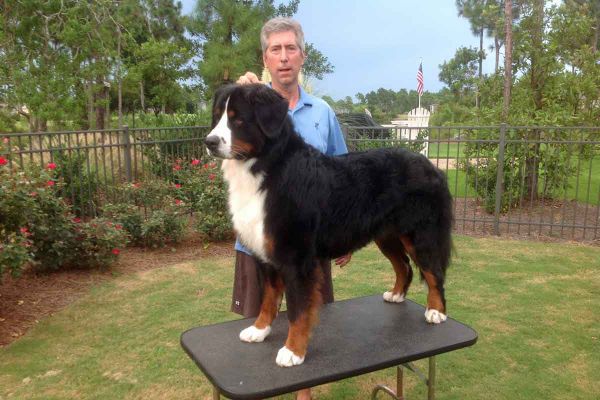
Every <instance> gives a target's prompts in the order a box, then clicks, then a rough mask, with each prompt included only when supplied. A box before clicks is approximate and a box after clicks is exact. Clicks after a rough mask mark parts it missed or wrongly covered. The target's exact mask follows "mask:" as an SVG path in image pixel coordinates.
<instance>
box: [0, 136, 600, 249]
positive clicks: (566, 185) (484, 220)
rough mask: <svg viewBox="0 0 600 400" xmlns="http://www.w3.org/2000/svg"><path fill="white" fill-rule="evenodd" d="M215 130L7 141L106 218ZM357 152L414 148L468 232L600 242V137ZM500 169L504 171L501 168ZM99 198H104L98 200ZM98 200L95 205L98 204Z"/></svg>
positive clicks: (17, 157) (413, 139)
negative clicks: (124, 197)
mask: <svg viewBox="0 0 600 400" xmlns="http://www.w3.org/2000/svg"><path fill="white" fill-rule="evenodd" d="M208 130H209V128H208V127H206V126H192V127H177V128H148V129H144V128H138V129H128V128H124V129H121V130H104V131H68V132H67V131H65V132H44V133H11V134H0V138H1V140H2V142H1V143H0V146H2V147H0V148H1V149H2V150H1V151H0V156H3V157H4V158H5V159H7V160H9V162H10V163H16V164H18V165H20V166H21V167H22V166H24V165H25V164H30V163H35V164H39V165H42V166H44V165H46V164H47V163H48V162H54V161H60V162H61V163H62V165H67V166H71V168H70V170H69V171H65V172H63V174H65V173H66V174H70V175H67V176H66V178H67V179H70V180H72V181H77V182H78V184H77V185H71V187H70V188H71V192H70V193H67V196H68V197H70V198H71V201H72V202H73V203H76V202H77V201H79V202H84V201H86V200H87V201H88V202H87V203H86V204H83V203H82V204H80V206H81V207H85V208H87V213H88V215H89V214H94V213H97V212H98V208H99V203H102V202H104V201H111V200H114V199H115V198H118V193H115V191H116V190H117V189H115V188H116V187H117V186H118V185H119V184H122V183H124V182H136V181H140V180H152V179H160V180H169V179H171V178H172V175H173V170H172V166H173V164H174V163H177V162H178V160H183V161H189V160H191V159H194V158H197V159H201V158H203V157H204V156H205V155H206V154H205V149H204V147H203V144H202V141H203V138H204V137H205V135H206V134H207V133H208ZM343 130H344V133H345V135H346V140H347V143H348V148H349V149H350V150H351V151H352V150H364V149H369V148H374V147H382V146H398V147H406V148H409V149H410V150H412V151H415V152H421V153H423V154H425V155H426V156H427V157H428V158H429V159H430V160H431V161H432V162H433V163H434V164H435V165H436V166H438V168H440V169H442V170H443V171H444V172H445V173H446V175H447V176H448V184H449V186H450V189H451V191H452V193H453V195H454V199H455V203H454V212H455V220H456V223H455V230H456V232H458V233H469V234H488V233H493V234H497V235H507V236H511V235H519V236H520V235H527V236H543V237H546V238H560V239H569V240H579V241H585V242H591V243H596V244H598V243H600V207H599V206H600V128H599V127H538V126H529V127H528V126H507V125H499V126H455V127H427V128H422V127H373V126H369V127H360V126H343ZM499 166H500V167H499ZM93 191H97V192H99V193H101V195H99V196H98V195H93V194H94V193H92V192H93ZM92 199H94V200H92Z"/></svg>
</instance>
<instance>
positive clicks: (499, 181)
mask: <svg viewBox="0 0 600 400" xmlns="http://www.w3.org/2000/svg"><path fill="white" fill-rule="evenodd" d="M505 146H506V124H505V123H501V124H500V141H499V143H498V168H497V170H496V206H495V208H494V235H496V236H500V211H501V208H502V195H503V194H504V193H503V192H504V184H503V183H504V182H503V180H504V148H505Z"/></svg>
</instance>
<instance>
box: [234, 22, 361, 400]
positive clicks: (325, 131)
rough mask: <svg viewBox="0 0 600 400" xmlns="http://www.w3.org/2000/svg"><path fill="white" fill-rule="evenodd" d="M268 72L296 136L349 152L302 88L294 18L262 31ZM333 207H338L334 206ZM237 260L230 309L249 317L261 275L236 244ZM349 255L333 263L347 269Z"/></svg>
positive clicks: (328, 150)
mask: <svg viewBox="0 0 600 400" xmlns="http://www.w3.org/2000/svg"><path fill="white" fill-rule="evenodd" d="M260 42H261V46H262V52H263V62H264V65H265V68H267V70H268V71H269V73H270V75H271V87H272V88H273V89H274V90H275V91H277V92H278V93H279V94H280V95H282V96H283V97H284V98H285V99H286V100H287V101H288V102H289V111H288V115H289V116H290V117H291V119H292V121H293V123H294V127H295V129H296V132H298V133H299V134H300V136H302V138H303V139H304V140H305V141H306V142H307V143H309V144H310V145H312V146H314V147H315V148H317V149H318V150H320V151H321V152H323V153H325V154H329V155H339V154H345V153H347V152H348V150H347V148H346V143H345V142H344V136H343V134H342V131H341V129H340V126H339V123H338V121H337V119H336V117H335V114H334V112H333V110H332V109H331V107H329V105H328V104H327V103H326V102H325V101H323V100H321V99H319V98H316V97H314V96H311V95H309V94H307V93H306V92H304V90H302V88H301V87H300V85H299V81H298V79H299V74H300V71H301V69H302V65H303V64H304V60H305V58H306V55H305V52H304V50H305V48H304V33H303V32H302V27H301V26H300V24H299V23H298V22H296V21H294V20H293V19H291V18H282V17H278V18H273V19H271V20H269V21H267V22H266V23H265V25H264V26H263V28H262V30H261V33H260ZM259 82H260V81H259V79H258V77H257V76H256V75H255V74H254V73H252V72H247V73H246V74H245V75H243V76H241V77H240V78H239V79H238V81H237V83H240V84H250V83H259ZM332 206H335V205H332ZM235 249H236V261H235V277H234V288H233V299H232V304H231V311H233V312H235V313H238V314H241V315H243V316H245V317H247V318H249V317H255V316H257V315H258V314H259V312H260V305H261V293H262V275H261V270H260V268H259V267H258V262H257V260H256V259H255V258H254V256H252V254H251V253H250V251H249V250H248V249H246V248H245V247H244V246H242V245H241V244H240V243H239V241H238V242H236V244H235ZM350 259H351V255H350V254H348V255H346V256H343V257H340V258H338V259H337V260H335V263H336V265H338V266H340V267H343V266H345V265H346V264H348V262H350ZM321 268H322V269H323V273H324V277H325V279H324V282H323V287H322V288H321V291H322V294H323V302H324V303H331V302H333V284H332V279H331V262H330V261H323V262H321ZM297 398H298V399H310V398H311V393H310V389H306V390H302V391H299V392H298V395H297Z"/></svg>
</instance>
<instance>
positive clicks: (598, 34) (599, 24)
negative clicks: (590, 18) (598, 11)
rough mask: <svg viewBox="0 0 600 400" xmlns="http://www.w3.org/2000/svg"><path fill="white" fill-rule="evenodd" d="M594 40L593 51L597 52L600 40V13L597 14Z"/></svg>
mask: <svg viewBox="0 0 600 400" xmlns="http://www.w3.org/2000/svg"><path fill="white" fill-rule="evenodd" d="M592 40H593V42H592V51H593V53H594V54H596V52H597V51H598V40H600V15H597V16H596V30H594V38H593V39H592Z"/></svg>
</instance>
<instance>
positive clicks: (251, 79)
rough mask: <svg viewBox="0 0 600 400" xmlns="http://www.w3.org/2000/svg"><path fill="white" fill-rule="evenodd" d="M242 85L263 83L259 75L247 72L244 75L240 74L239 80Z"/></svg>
mask: <svg viewBox="0 0 600 400" xmlns="http://www.w3.org/2000/svg"><path fill="white" fill-rule="evenodd" d="M236 83H238V84H240V85H249V84H251V83H262V82H261V81H260V79H258V76H256V74H255V73H254V72H246V73H245V74H244V75H242V76H240V77H239V78H238V80H237V82H236Z"/></svg>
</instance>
